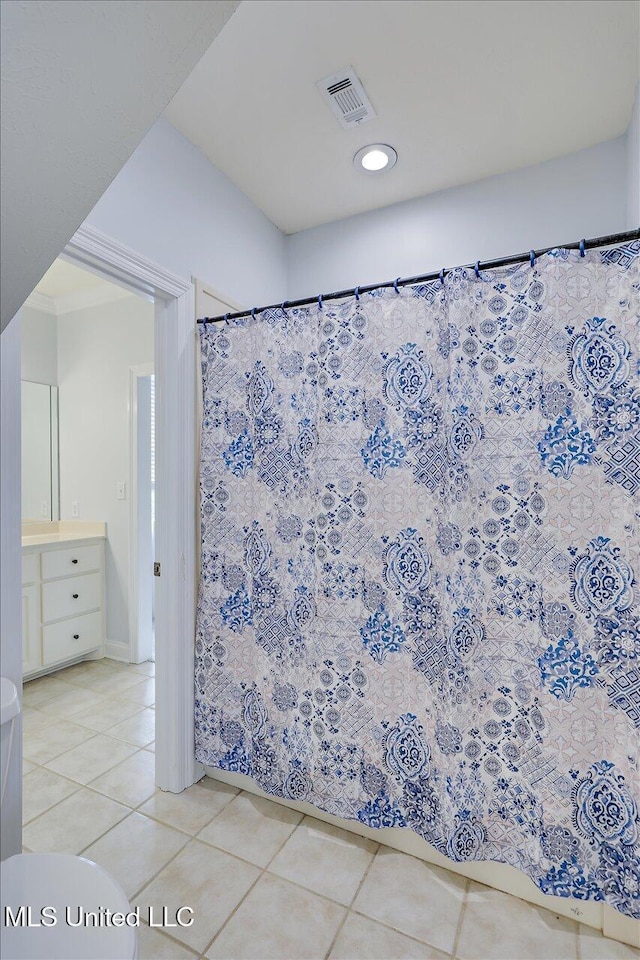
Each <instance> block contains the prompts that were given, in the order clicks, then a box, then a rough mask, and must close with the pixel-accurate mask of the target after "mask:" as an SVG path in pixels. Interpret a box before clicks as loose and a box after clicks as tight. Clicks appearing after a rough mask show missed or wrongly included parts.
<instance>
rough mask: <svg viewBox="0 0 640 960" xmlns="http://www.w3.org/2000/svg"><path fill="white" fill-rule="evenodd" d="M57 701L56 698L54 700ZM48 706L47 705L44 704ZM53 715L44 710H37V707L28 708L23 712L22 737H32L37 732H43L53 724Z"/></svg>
mask: <svg viewBox="0 0 640 960" xmlns="http://www.w3.org/2000/svg"><path fill="white" fill-rule="evenodd" d="M54 699H55V698H54ZM43 706H46V704H43ZM51 722H52V721H51V714H50V713H45V712H44V710H36V708H35V707H26V708H25V709H24V710H23V711H22V736H23V737H30V736H31V734H32V733H35V732H36V730H42V728H43V727H48V726H50V724H51Z"/></svg>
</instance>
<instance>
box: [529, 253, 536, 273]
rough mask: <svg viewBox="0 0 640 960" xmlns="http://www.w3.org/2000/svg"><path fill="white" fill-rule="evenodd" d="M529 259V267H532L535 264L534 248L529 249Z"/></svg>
mask: <svg viewBox="0 0 640 960" xmlns="http://www.w3.org/2000/svg"><path fill="white" fill-rule="evenodd" d="M529 261H530V263H531V268H532V269H533V267H535V265H536V252H535V250H531V251H530V253H529Z"/></svg>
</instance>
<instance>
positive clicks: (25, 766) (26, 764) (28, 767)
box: [22, 758, 38, 777]
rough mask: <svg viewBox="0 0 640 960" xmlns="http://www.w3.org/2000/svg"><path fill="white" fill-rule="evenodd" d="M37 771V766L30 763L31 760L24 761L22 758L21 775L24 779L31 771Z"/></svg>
mask: <svg viewBox="0 0 640 960" xmlns="http://www.w3.org/2000/svg"><path fill="white" fill-rule="evenodd" d="M37 769H38V765H37V764H35V763H32V762H31V760H25V759H24V758H23V760H22V775H23V777H26V775H27V774H28V773H31V771H32V770H37Z"/></svg>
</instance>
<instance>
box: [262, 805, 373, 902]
mask: <svg viewBox="0 0 640 960" xmlns="http://www.w3.org/2000/svg"><path fill="white" fill-rule="evenodd" d="M377 848H378V845H377V844H376V843H373V842H372V841H371V840H365V839H364V838H362V837H356V836H354V834H352V833H347V831H346V830H341V829H339V828H338V827H332V826H330V825H329V824H328V823H321V822H320V820H315V819H314V818H313V817H305V818H304V820H303V821H302V823H301V824H300V826H299V827H297V828H296V830H295V832H294V833H293V834H292V835H291V836H290V837H289V839H288V840H287V842H286V843H285V845H284V847H283V848H282V850H280V852H279V853H278V854H277V855H276V856H275V857H274V859H273V862H272V863H271V864H270V865H269V872H270V873H275V874H277V875H278V876H279V877H284V879H285V880H291V881H292V882H293V883H299V884H300V886H302V887H308V889H309V890H313V891H314V892H315V893H319V894H321V896H323V897H330V898H331V899H332V900H337V901H338V903H343V904H344V905H345V906H349V904H350V903H351V901H352V900H353V898H354V896H355V895H356V892H357V890H358V887H359V885H360V881H361V880H362V878H363V876H364V874H365V870H366V869H367V867H368V866H369V864H370V863H371V861H372V859H373V855H374V853H375V852H376V850H377Z"/></svg>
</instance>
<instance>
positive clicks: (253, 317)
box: [251, 307, 257, 320]
mask: <svg viewBox="0 0 640 960" xmlns="http://www.w3.org/2000/svg"><path fill="white" fill-rule="evenodd" d="M256 310H257V307H253V309H252V311H251V319H252V320H255V318H256Z"/></svg>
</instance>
